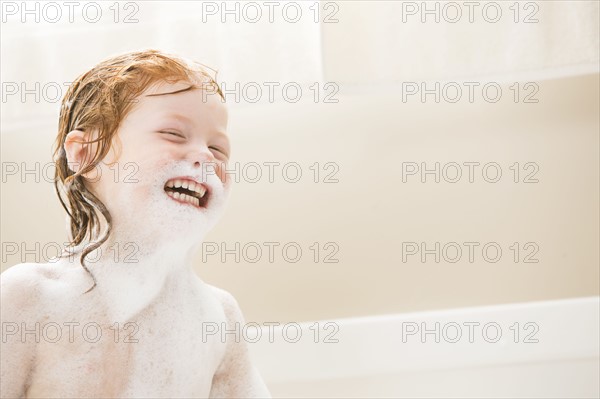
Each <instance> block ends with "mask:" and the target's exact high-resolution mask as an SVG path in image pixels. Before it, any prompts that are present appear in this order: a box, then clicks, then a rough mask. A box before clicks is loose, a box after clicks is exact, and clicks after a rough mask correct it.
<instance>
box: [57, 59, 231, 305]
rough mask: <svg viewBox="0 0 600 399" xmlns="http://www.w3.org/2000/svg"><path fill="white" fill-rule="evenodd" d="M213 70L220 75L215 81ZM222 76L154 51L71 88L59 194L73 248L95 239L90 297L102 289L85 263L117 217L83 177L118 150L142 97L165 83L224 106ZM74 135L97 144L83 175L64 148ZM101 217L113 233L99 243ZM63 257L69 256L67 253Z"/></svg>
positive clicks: (100, 68)
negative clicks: (204, 92) (207, 93)
mask: <svg viewBox="0 0 600 399" xmlns="http://www.w3.org/2000/svg"><path fill="white" fill-rule="evenodd" d="M207 69H210V70H212V71H213V72H214V77H213V76H211V74H210V73H209V72H208V70H207ZM216 72H217V71H215V70H213V69H212V68H210V67H206V66H205V65H204V64H200V63H198V62H193V61H189V60H187V59H184V58H182V57H179V56H176V55H173V54H169V53H165V52H162V51H158V50H153V49H149V50H143V51H135V52H128V53H124V54H120V55H117V56H114V57H111V58H108V59H106V60H104V61H102V62H100V63H99V64H97V65H96V66H94V67H93V68H92V69H91V70H89V71H88V72H85V73H84V74H82V75H80V76H79V77H78V78H77V79H76V80H75V81H74V82H73V83H72V84H71V85H70V86H69V89H68V90H67V92H66V93H65V96H64V98H63V99H62V103H61V108H60V117H59V123H58V135H57V137H56V141H55V143H54V150H53V161H54V165H55V170H56V172H55V176H54V188H55V190H56V193H57V195H58V198H59V200H60V203H61V205H62V207H63V208H64V209H65V211H66V212H67V214H68V216H69V223H70V235H69V239H70V242H69V246H77V245H79V244H81V243H82V242H83V241H84V239H85V238H86V237H88V236H89V241H90V243H91V244H90V245H88V246H86V248H84V249H83V251H82V252H81V256H80V262H81V266H82V267H83V268H84V269H85V271H86V272H87V273H88V274H89V275H90V276H91V277H92V279H93V280H94V285H93V286H92V287H91V288H90V289H88V290H87V291H86V292H85V293H87V292H89V291H91V290H92V289H93V288H94V287H95V286H96V279H95V278H94V276H93V274H92V273H91V272H90V271H89V269H88V268H87V267H86V264H85V258H86V256H87V255H88V254H89V253H90V252H92V251H94V250H95V249H97V248H98V247H100V246H101V245H102V244H103V243H104V242H105V241H106V240H107V239H108V238H109V236H110V233H111V231H112V217H111V215H110V213H109V211H108V209H107V208H106V206H105V205H104V204H103V203H102V201H100V199H98V198H97V197H96V196H95V195H94V194H92V192H90V190H88V188H87V187H86V185H85V178H84V176H82V175H84V174H86V173H88V172H90V171H92V170H93V169H95V168H96V167H97V165H98V164H99V163H100V162H101V161H102V160H103V159H104V157H105V156H106V155H107V154H108V152H109V151H110V149H111V147H112V145H113V144H114V143H113V138H114V139H116V140H115V141H117V142H118V141H119V140H118V135H117V130H118V128H119V125H120V124H121V122H122V121H123V119H124V118H125V117H126V116H127V114H128V113H129V112H130V111H131V110H132V108H133V106H134V105H135V103H136V102H137V101H136V99H137V98H138V97H139V95H140V94H141V93H142V92H144V91H145V90H146V89H147V88H148V87H149V86H151V85H152V84H154V83H158V82H161V81H163V82H167V83H175V82H180V81H185V82H188V83H190V84H191V85H192V86H193V87H196V88H204V89H206V87H210V88H211V90H213V92H216V93H218V94H219V95H220V96H221V98H222V99H223V100H224V96H223V93H222V92H221V90H220V88H219V85H218V83H217V82H216ZM73 130H80V131H83V132H85V134H86V135H88V134H89V135H90V136H89V138H91V139H90V140H89V141H84V142H83V143H84V144H86V145H88V144H92V143H97V144H95V145H93V146H92V147H94V148H95V153H94V154H93V155H92V156H90V157H89V158H88V159H87V160H86V161H85V162H83V165H81V166H82V167H81V168H79V169H78V170H77V172H74V171H72V170H71V169H70V168H69V165H68V163H67V154H66V151H65V148H64V144H65V140H66V137H67V135H68V134H69V132H71V131H73ZM91 136H94V137H91ZM119 145H120V142H119ZM61 191H62V193H61ZM100 215H102V217H104V219H105V220H106V225H107V226H108V227H107V229H106V232H105V234H104V235H103V236H102V237H100V238H98V237H99V234H100V220H99V217H100ZM96 239H97V240H96ZM94 240H96V241H94ZM62 256H65V255H64V253H63V255H62Z"/></svg>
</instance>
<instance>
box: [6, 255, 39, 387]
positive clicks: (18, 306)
mask: <svg viewBox="0 0 600 399" xmlns="http://www.w3.org/2000/svg"><path fill="white" fill-rule="evenodd" d="M38 287H39V275H38V274H37V272H36V270H35V269H34V265H33V264H20V265H16V266H13V267H11V268H9V269H8V270H6V271H5V272H4V273H2V274H0V321H1V328H2V339H1V340H0V379H1V380H2V384H0V397H2V398H9V397H10V398H14V397H21V396H24V395H25V389H26V383H27V380H28V378H29V374H30V372H31V369H32V367H33V361H34V357H35V345H36V342H35V341H36V338H39V337H36V334H35V333H29V334H27V335H25V336H22V335H21V332H22V330H23V328H26V329H27V330H31V331H35V329H36V325H35V323H36V319H37V317H36V314H35V311H34V309H35V303H37V298H36V295H37V294H38V292H39V290H38Z"/></svg>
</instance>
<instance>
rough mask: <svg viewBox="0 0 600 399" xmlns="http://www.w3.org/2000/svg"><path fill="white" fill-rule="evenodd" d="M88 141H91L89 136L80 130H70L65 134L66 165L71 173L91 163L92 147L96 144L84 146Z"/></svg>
mask: <svg viewBox="0 0 600 399" xmlns="http://www.w3.org/2000/svg"><path fill="white" fill-rule="evenodd" d="M89 140H91V138H90V137H89V135H88V134H87V133H85V132H83V131H81V130H72V131H71V132H69V134H67V137H66V139H65V144H64V149H65V153H66V155H67V165H68V166H69V169H71V170H72V171H73V172H78V171H79V170H81V169H82V168H83V167H84V166H85V165H86V164H87V163H88V162H89V161H91V159H92V154H93V152H92V151H93V149H94V147H93V146H94V144H96V143H92V144H86V142H87V141H89ZM92 172H93V171H92ZM86 176H87V174H86Z"/></svg>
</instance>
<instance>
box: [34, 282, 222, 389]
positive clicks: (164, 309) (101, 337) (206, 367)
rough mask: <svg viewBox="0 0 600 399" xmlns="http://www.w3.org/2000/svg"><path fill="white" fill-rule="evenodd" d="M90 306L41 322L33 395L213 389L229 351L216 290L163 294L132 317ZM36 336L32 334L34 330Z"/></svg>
mask: <svg viewBox="0 0 600 399" xmlns="http://www.w3.org/2000/svg"><path fill="white" fill-rule="evenodd" d="M86 309H88V308H86V307H80V308H76V307H72V308H71V309H70V312H66V313H65V312H55V313H52V312H50V314H49V315H48V316H47V317H45V318H44V319H43V320H42V321H41V322H40V323H39V327H37V326H36V328H38V329H39V333H38V332H37V331H36V334H37V335H38V336H39V343H38V345H37V348H38V350H37V354H36V362H35V368H34V370H33V373H32V375H31V381H30V386H29V389H28V391H27V397H32V398H33V397H52V396H60V397H175V396H183V397H207V396H208V395H209V393H210V388H211V382H212V377H213V375H214V373H215V370H216V369H217V367H218V365H219V363H220V361H221V359H222V357H223V355H224V352H225V344H224V342H223V340H222V339H220V336H219V334H214V333H213V331H214V329H215V328H217V330H218V329H220V328H221V326H222V325H223V323H225V320H226V319H225V315H224V313H223V310H222V307H220V306H219V303H218V302H216V301H215V300H214V298H211V297H203V296H201V295H198V294H197V293H195V294H194V295H182V296H179V297H177V298H171V299H170V300H166V299H164V298H162V299H161V298H158V299H157V300H156V301H155V302H154V303H153V304H152V305H150V306H148V307H146V308H145V309H144V310H143V311H142V312H140V313H138V314H136V315H135V316H134V317H132V318H131V319H130V320H128V321H125V322H118V321H114V320H110V317H108V316H107V314H110V312H106V311H102V310H100V311H95V312H93V314H92V315H86V314H85V310H86ZM28 338H29V339H32V338H33V335H30V336H29V337H28Z"/></svg>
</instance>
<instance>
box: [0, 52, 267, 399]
mask: <svg viewBox="0 0 600 399" xmlns="http://www.w3.org/2000/svg"><path fill="white" fill-rule="evenodd" d="M227 117H228V116H227V110H226V108H225V106H224V104H223V94H222V93H221V91H220V90H219V89H218V85H217V84H216V82H215V81H214V79H213V78H212V77H211V76H210V74H209V73H208V72H207V71H206V69H204V68H202V67H201V65H200V64H197V63H192V62H190V61H187V60H185V59H182V58H180V57H177V56H174V55H171V54H166V53H163V52H159V51H155V50H147V51H140V52H132V53H127V54H123V55H120V56H116V57H113V58H110V59H107V60H105V61H103V62H101V63H100V64H98V65H97V66H95V67H94V68H92V69H91V70H90V71H89V72H87V73H85V74H83V75H82V76H80V77H79V78H78V79H77V80H76V81H75V82H74V83H73V84H72V85H71V86H70V88H69V90H68V92H67V93H66V95H65V98H64V99H63V103H62V108H61V113H60V121H59V132H58V137H57V140H56V149H55V164H56V179H55V187H56V190H57V193H58V196H59V199H60V201H61V203H62V205H63V207H64V208H65V210H66V211H67V213H68V221H69V225H70V229H69V230H70V238H71V240H72V242H71V245H69V247H68V250H66V251H65V253H63V256H61V257H59V258H57V259H55V261H51V262H49V263H46V264H29V263H24V264H20V265H16V266H14V267H11V268H10V269H8V270H7V271H6V272H4V273H3V274H2V275H1V276H0V278H1V295H2V298H1V318H2V356H1V367H2V369H1V379H2V384H1V396H2V397H3V398H5V397H21V396H25V397H65V398H67V397H68V398H74V397H78V398H83V397H98V398H112V397H132V398H133V397H134V398H142V397H153V398H157V397H169V398H175V397H186V398H191V397H270V393H269V391H268V389H267V387H266V386H265V384H264V382H263V380H262V378H261V376H260V375H259V373H258V372H257V370H256V368H255V367H254V366H253V365H252V363H251V361H250V358H249V353H248V347H247V343H246V342H245V341H244V339H243V337H240V331H241V330H242V328H243V327H244V318H243V315H242V313H241V311H240V308H239V305H238V303H237V302H236V300H235V298H234V297H233V296H232V295H231V294H229V293H228V292H226V291H224V290H222V289H219V288H216V287H213V286H210V285H208V284H206V283H204V282H203V281H202V280H201V279H200V278H198V277H197V276H196V274H195V273H194V272H193V262H194V254H195V253H196V252H197V250H198V249H199V246H200V244H201V243H202V240H203V238H204V236H205V235H206V233H208V231H209V230H210V229H211V228H212V227H213V226H214V225H215V224H216V223H217V221H218V219H219V217H220V216H221V214H222V213H223V210H224V207H225V203H226V200H227V198H228V195H229V192H230V187H231V180H230V179H229V178H228V176H227V174H226V168H227V162H228V160H229V158H230V151H231V149H230V143H229V139H228V136H227Z"/></svg>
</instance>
